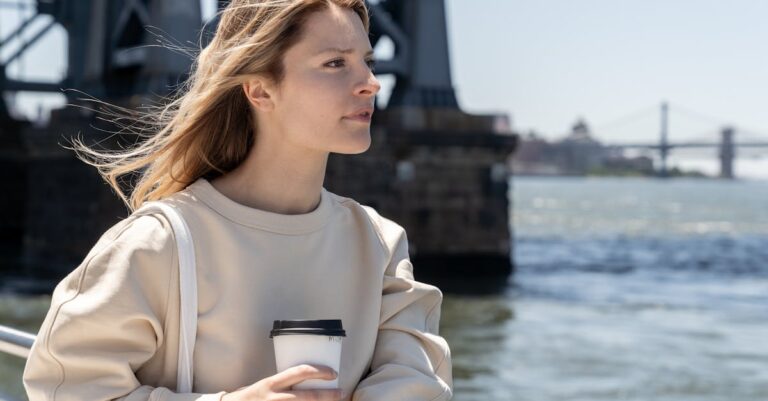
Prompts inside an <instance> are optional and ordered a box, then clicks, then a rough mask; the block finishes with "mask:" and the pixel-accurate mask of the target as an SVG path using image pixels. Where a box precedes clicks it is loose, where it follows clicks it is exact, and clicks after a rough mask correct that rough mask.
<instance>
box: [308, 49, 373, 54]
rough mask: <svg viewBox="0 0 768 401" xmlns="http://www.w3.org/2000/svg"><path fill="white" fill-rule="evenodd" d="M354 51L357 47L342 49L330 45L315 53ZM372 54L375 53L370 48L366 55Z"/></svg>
mask: <svg viewBox="0 0 768 401" xmlns="http://www.w3.org/2000/svg"><path fill="white" fill-rule="evenodd" d="M354 51H355V49H341V48H338V47H329V48H327V49H323V50H320V51H319V52H317V53H315V54H323V53H329V52H334V53H345V54H346V53H352V52H354ZM371 54H373V49H371V50H368V52H367V53H365V55H366V56H369V55H371Z"/></svg>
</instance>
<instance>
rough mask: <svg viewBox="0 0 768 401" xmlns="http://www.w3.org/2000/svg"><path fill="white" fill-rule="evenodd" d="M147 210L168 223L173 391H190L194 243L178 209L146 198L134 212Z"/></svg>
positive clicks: (194, 305)
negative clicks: (175, 319)
mask: <svg viewBox="0 0 768 401" xmlns="http://www.w3.org/2000/svg"><path fill="white" fill-rule="evenodd" d="M149 211H159V212H161V213H162V214H163V215H164V216H165V217H166V218H167V219H168V221H169V222H170V223H171V227H172V228H173V233H174V237H176V246H177V248H178V254H179V292H180V300H179V308H180V319H179V362H178V374H177V380H176V391H177V392H179V393H190V392H192V377H193V371H192V362H193V359H192V355H193V352H194V349H195V337H196V334H197V277H196V270H197V268H196V266H195V246H194V243H193V242H192V235H191V233H190V231H189V227H188V226H187V223H186V222H185V221H184V218H183V217H182V216H181V213H180V212H179V211H178V210H177V209H176V208H175V207H173V206H170V205H168V204H165V203H162V202H158V201H152V202H146V203H145V204H144V205H142V206H141V208H139V210H138V211H137V213H141V214H144V213H146V212H149Z"/></svg>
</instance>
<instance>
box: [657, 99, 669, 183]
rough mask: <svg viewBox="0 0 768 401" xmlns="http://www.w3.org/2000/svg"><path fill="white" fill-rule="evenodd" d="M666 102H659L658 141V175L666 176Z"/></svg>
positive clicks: (667, 153)
mask: <svg viewBox="0 0 768 401" xmlns="http://www.w3.org/2000/svg"><path fill="white" fill-rule="evenodd" d="M668 109H669V107H668V105H667V102H662V103H661V138H660V141H659V156H660V157H661V167H660V168H659V176H661V178H666V177H667V176H668V171H667V156H668V155H669V150H670V147H669V141H668V140H667V112H668Z"/></svg>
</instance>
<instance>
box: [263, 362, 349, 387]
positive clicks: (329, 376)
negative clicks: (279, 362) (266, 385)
mask: <svg viewBox="0 0 768 401" xmlns="http://www.w3.org/2000/svg"><path fill="white" fill-rule="evenodd" d="M335 378H336V372H335V371H334V370H333V369H331V368H329V367H327V366H321V365H306V364H305V365H298V366H294V367H291V368H288V369H286V370H284V371H282V372H280V373H278V374H276V375H274V376H272V377H271V378H270V382H271V387H272V390H273V391H279V390H283V389H288V388H290V387H291V386H293V385H294V384H296V383H300V382H303V381H304V380H307V379H320V380H333V379H335Z"/></svg>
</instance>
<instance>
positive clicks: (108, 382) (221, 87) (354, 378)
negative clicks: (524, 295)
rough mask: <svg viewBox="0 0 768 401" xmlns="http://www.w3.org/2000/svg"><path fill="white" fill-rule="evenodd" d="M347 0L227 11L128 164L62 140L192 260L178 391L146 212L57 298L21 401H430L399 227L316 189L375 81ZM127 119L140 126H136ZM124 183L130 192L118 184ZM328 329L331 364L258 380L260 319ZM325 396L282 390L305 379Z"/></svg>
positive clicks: (422, 293) (171, 285) (427, 289)
mask: <svg viewBox="0 0 768 401" xmlns="http://www.w3.org/2000/svg"><path fill="white" fill-rule="evenodd" d="M367 12H368V11H367V9H366V6H365V4H364V2H363V0H279V1H267V0H263V1H258V0H250V1H248V0H239V1H233V2H232V3H231V4H230V5H229V6H228V7H227V8H226V9H225V10H223V11H222V16H221V21H220V24H219V26H218V30H217V31H216V34H215V37H214V38H213V40H212V42H211V43H210V45H209V46H207V47H206V48H205V49H203V50H202V51H201V53H200V54H199V56H198V58H197V60H196V62H195V64H194V67H193V74H192V75H191V78H190V80H189V81H188V82H187V84H186V85H187V86H186V87H185V90H184V91H183V93H182V95H181V96H179V97H178V98H177V99H176V100H175V101H173V102H172V103H171V104H170V105H169V106H168V107H167V108H166V109H165V110H163V111H162V112H161V113H158V114H157V115H156V117H157V119H156V120H155V122H156V123H157V124H159V128H158V129H157V131H156V134H155V135H152V136H151V137H150V138H149V139H147V140H146V141H145V142H143V143H142V144H141V145H139V146H138V147H136V148H134V149H131V150H129V151H124V152H123V153H100V152H97V151H94V150H91V149H88V148H86V147H84V146H83V145H82V143H78V149H79V150H80V151H82V154H81V157H83V156H82V155H83V154H84V155H85V156H90V157H83V158H84V159H88V162H89V163H91V164H92V165H94V166H96V167H98V168H99V169H100V171H101V172H102V174H103V175H104V177H105V179H107V181H108V182H109V183H110V184H111V185H112V186H113V188H114V189H115V191H116V192H117V193H118V195H119V196H121V197H122V199H123V200H124V201H125V202H126V203H127V204H128V206H129V207H130V208H131V209H132V210H134V211H135V210H136V209H137V208H138V207H139V206H141V205H142V203H143V202H145V201H149V200H159V201H161V202H166V203H168V204H170V205H172V206H174V207H176V208H177V209H178V210H179V211H180V212H181V214H182V216H183V218H184V220H185V221H186V223H187V224H188V226H189V228H190V231H191V234H192V237H193V239H194V243H195V258H196V263H197V275H196V277H197V286H198V293H197V297H198V325H197V340H196V344H195V348H194V362H193V366H194V380H193V391H194V393H188V394H181V393H177V392H175V391H174V390H175V389H176V377H177V360H178V359H177V358H178V339H179V307H180V305H179V284H178V283H179V281H178V280H179V277H178V255H177V250H176V245H175V239H174V234H173V230H172V229H171V226H170V224H169V222H168V220H166V218H165V216H164V215H163V214H160V213H156V214H154V213H153V214H142V215H138V214H137V213H133V214H132V215H131V216H129V217H128V218H126V219H124V220H122V221H121V222H119V223H117V224H116V225H115V226H113V227H112V228H110V229H109V230H108V231H107V232H106V233H105V234H104V235H103V236H102V238H101V239H100V240H99V241H98V243H97V244H96V245H95V246H94V247H93V249H92V250H91V251H90V252H89V254H88V255H87V256H86V258H85V259H84V261H83V262H82V264H81V265H80V266H78V267H77V268H76V269H75V270H74V271H73V272H72V273H71V274H69V275H68V276H67V277H66V278H65V279H64V280H62V282H61V283H59V285H58V286H57V287H56V289H55V290H54V293H53V297H52V302H51V307H50V310H49V312H48V315H47V316H46V318H45V321H44V322H43V325H42V327H41V328H40V332H39V334H38V336H37V340H36V342H35V344H34V346H33V348H32V351H31V354H30V356H29V359H28V362H27V365H26V368H25V371H24V385H25V387H26V389H27V392H28V395H29V398H30V400H32V401H41V400H50V401H54V400H55V401H74V400H88V401H98V400H113V399H121V400H136V401H138V400H173V401H182V400H184V401H186V400H205V401H209V400H210V401H213V400H225V401H238V400H250V401H256V400H337V399H345V400H356V401H363V400H387V401H388V400H398V401H401V400H425V401H429V400H446V399H450V398H451V394H452V378H451V359H450V351H449V347H448V344H447V343H446V341H445V340H444V339H443V338H442V337H440V336H439V335H438V323H439V319H440V305H441V301H442V294H441V292H440V291H439V290H438V289H437V288H436V287H434V286H430V285H427V284H424V283H420V282H417V281H414V279H413V266H412V264H411V262H410V260H409V256H408V240H407V237H406V233H405V231H404V230H403V228H402V227H401V226H399V225H398V224H396V223H394V222H393V221H391V220H388V219H386V218H384V217H382V216H380V215H379V214H378V213H377V212H376V211H375V210H374V209H372V208H370V207H368V206H363V205H360V204H359V203H357V202H356V201H354V200H353V199H350V198H345V197H342V196H339V195H336V194H334V193H331V192H329V191H327V190H326V189H325V188H324V187H323V177H324V173H325V169H326V161H327V158H328V154H329V153H331V152H336V153H343V154H356V153H362V152H364V151H366V150H367V149H368V147H369V146H370V127H369V118H366V117H365V116H366V115H367V116H368V117H370V115H371V112H372V111H373V108H372V107H373V101H374V96H375V95H376V93H377V92H378V91H379V88H380V87H379V82H378V81H377V80H376V78H375V76H374V74H373V72H372V69H371V67H372V63H373V61H372V54H371V53H372V52H371V45H370V41H369V40H368V14H367ZM145 122H146V121H145ZM128 173H136V174H139V180H138V181H137V182H136V184H135V186H134V188H133V190H132V191H131V192H130V195H126V194H125V193H124V192H123V191H122V190H121V186H120V185H118V181H117V178H118V177H119V176H122V175H124V174H128ZM280 319H341V320H342V322H343V325H344V329H345V330H346V337H345V338H344V342H343V350H342V361H341V367H340V369H339V371H338V372H334V371H333V370H331V369H330V368H328V367H324V366H313V365H301V366H298V367H294V368H290V369H288V370H285V371H283V372H281V373H277V372H276V368H275V357H274V351H273V350H274V348H273V344H272V340H271V339H270V338H269V332H270V329H271V326H272V322H273V321H274V320H280ZM337 375H338V379H339V389H336V390H291V386H292V385H294V384H296V383H298V382H301V381H303V380H306V379H313V378H314V379H325V380H329V379H332V378H334V377H337Z"/></svg>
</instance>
